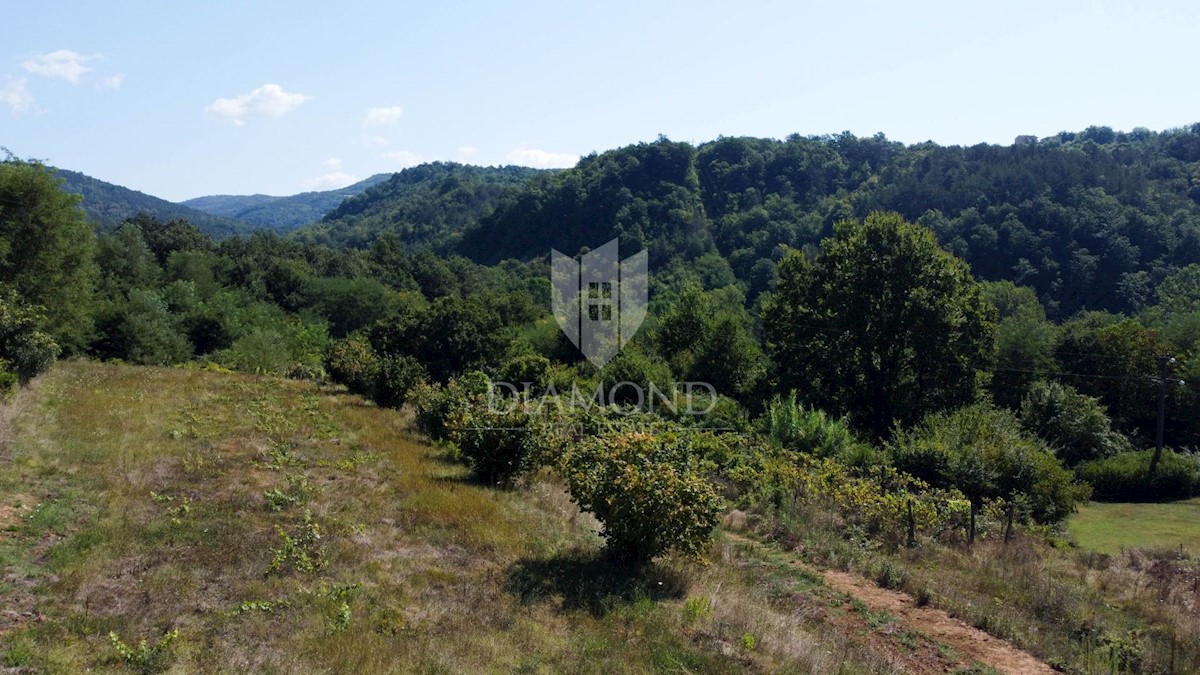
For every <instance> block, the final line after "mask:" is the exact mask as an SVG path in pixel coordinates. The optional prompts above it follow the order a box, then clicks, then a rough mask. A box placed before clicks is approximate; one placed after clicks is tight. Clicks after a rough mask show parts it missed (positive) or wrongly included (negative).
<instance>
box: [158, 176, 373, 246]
mask: <svg viewBox="0 0 1200 675" xmlns="http://www.w3.org/2000/svg"><path fill="white" fill-rule="evenodd" d="M391 176H392V174H387V173H380V174H376V175H374V176H371V177H370V178H367V179H365V180H361V181H359V182H357V183H355V184H353V185H348V186H346V187H344V188H339V189H337V190H322V191H314V192H302V193H300V194H295V195H290V196H286V197H272V196H270V195H208V196H204V197H195V198H193V199H188V200H185V201H183V202H181V204H183V205H184V206H187V207H190V208H194V209H197V210H199V211H203V212H205V213H208V214H211V215H215V216H222V217H226V218H235V219H237V220H242V221H245V222H247V223H251V224H253V225H257V226H260V227H265V228H268V229H271V230H274V231H276V232H279V233H287V232H291V231H292V230H294V229H296V228H298V227H301V226H303V225H308V224H309V223H315V222H317V221H318V220H320V219H321V218H322V217H323V216H324V215H325V214H327V213H329V212H330V211H332V210H334V209H335V208H337V206H338V204H341V203H342V202H343V201H344V200H345V199H347V198H348V197H353V196H355V195H358V194H361V193H362V192H363V191H364V190H366V189H367V188H369V187H371V186H373V185H378V184H379V183H382V182H384V181H386V180H388V179H389V178H391Z"/></svg>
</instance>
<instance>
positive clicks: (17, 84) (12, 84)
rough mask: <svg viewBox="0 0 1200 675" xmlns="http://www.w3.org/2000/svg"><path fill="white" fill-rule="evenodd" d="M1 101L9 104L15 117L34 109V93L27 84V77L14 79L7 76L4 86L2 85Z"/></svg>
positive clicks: (0, 88) (0, 91)
mask: <svg viewBox="0 0 1200 675" xmlns="http://www.w3.org/2000/svg"><path fill="white" fill-rule="evenodd" d="M0 103H3V104H4V105H6V106H8V109H9V110H10V111H11V112H12V116H13V117H17V116H19V115H21V114H22V113H25V112H29V111H30V110H33V107H34V100H33V94H31V93H29V87H27V86H26V85H25V78H23V77H22V78H20V79H15V80H14V79H13V78H11V77H8V76H5V78H4V86H2V87H0Z"/></svg>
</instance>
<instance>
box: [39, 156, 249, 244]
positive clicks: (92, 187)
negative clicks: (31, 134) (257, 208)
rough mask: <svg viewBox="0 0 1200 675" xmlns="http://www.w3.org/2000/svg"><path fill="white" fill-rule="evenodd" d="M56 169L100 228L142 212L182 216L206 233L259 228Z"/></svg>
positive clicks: (225, 234)
mask: <svg viewBox="0 0 1200 675" xmlns="http://www.w3.org/2000/svg"><path fill="white" fill-rule="evenodd" d="M57 173H58V176H59V177H60V178H62V179H63V189H64V190H65V191H67V192H70V193H73V194H78V195H80V196H82V197H83V203H82V206H83V210H84V211H85V212H87V215H88V219H90V220H91V221H92V223H94V224H95V225H96V226H97V227H99V228H101V229H112V228H115V227H117V226H118V225H120V224H121V223H122V222H124V221H125V220H126V219H128V218H132V217H133V216H136V215H138V214H139V213H146V214H149V215H152V216H154V217H155V218H158V219H159V220H175V219H180V218H183V219H186V220H188V221H190V222H191V223H192V224H193V225H195V226H196V227H198V228H200V230H201V231H202V232H204V233H205V234H207V235H209V236H212V237H215V238H218V239H220V238H224V237H229V236H233V235H236V234H248V233H250V232H252V231H254V230H255V229H256V228H255V227H254V226H253V225H251V224H250V223H247V222H245V221H242V220H237V219H235V218H226V217H222V216H214V215H211V214H208V213H205V212H203V211H198V210H196V209H193V208H190V207H187V206H183V205H181V204H176V203H174V202H169V201H167V200H165V199H159V198H158V197H153V196H151V195H148V194H145V193H144V192H138V191H137V190H130V189H129V188H126V187H122V186H120V185H114V184H112V183H107V182H105V181H102V180H100V179H98V178H92V177H91V176H88V175H85V174H82V173H79V172H76V171H68V170H66V169H58V170H57Z"/></svg>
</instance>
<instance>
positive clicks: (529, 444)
mask: <svg viewBox="0 0 1200 675" xmlns="http://www.w3.org/2000/svg"><path fill="white" fill-rule="evenodd" d="M507 403H509V401H500V402H498V405H497V407H492V406H490V405H488V404H487V403H484V402H481V401H477V402H476V404H475V405H474V406H473V407H472V408H471V409H470V411H469V412H468V413H467V415H466V416H465V417H463V418H462V421H461V422H460V423H459V425H458V426H457V428H455V429H453V430H452V431H451V437H452V438H453V439H454V440H455V442H456V444H457V445H458V450H459V453H460V454H461V455H462V457H463V459H465V460H466V461H467V464H468V465H469V466H470V467H471V471H472V472H473V473H474V474H475V476H476V477H477V478H479V480H481V481H483V482H485V483H491V484H498V485H501V486H505V487H507V486H509V485H511V484H512V482H513V481H514V480H515V479H516V478H517V477H518V476H520V475H521V474H523V473H525V472H527V471H529V470H531V469H534V468H536V467H538V466H540V465H541V464H542V463H544V462H545V461H546V460H547V458H548V457H549V453H550V451H551V450H552V449H553V447H554V444H553V442H552V440H551V439H552V434H551V432H550V429H549V427H548V426H547V425H546V424H545V422H543V421H542V420H541V419H539V418H538V417H536V416H534V415H530V414H527V413H526V412H525V410H524V409H523V408H522V406H521V405H520V404H519V403H517V402H515V401H513V402H512V403H514V405H513V406H512V407H511V408H506V407H505V406H506V404H507Z"/></svg>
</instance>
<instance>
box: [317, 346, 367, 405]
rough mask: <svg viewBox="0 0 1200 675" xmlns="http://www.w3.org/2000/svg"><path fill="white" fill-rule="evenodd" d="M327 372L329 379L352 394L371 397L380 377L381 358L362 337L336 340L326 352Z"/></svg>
mask: <svg viewBox="0 0 1200 675" xmlns="http://www.w3.org/2000/svg"><path fill="white" fill-rule="evenodd" d="M325 370H326V372H328V373H329V378H330V379H331V380H333V381H334V382H337V383H338V384H342V385H345V386H346V388H347V389H349V390H350V393H352V394H358V395H360V396H371V395H372V394H373V393H374V392H375V380H376V378H377V377H379V357H378V356H376V355H375V352H374V351H373V350H372V349H371V344H370V343H369V342H367V339H366V338H365V337H363V336H361V335H352V336H350V337H348V338H345V339H342V340H336V341H334V342H333V343H332V344H330V345H329V349H327V350H325Z"/></svg>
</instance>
